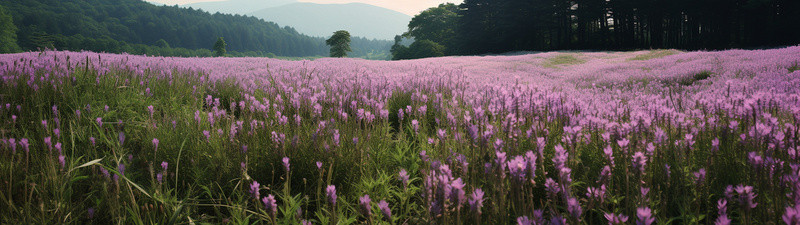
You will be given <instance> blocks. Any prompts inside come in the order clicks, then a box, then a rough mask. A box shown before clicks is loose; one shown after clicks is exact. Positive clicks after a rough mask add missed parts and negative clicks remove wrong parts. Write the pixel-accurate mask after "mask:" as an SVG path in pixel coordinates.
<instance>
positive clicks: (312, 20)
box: [247, 2, 411, 40]
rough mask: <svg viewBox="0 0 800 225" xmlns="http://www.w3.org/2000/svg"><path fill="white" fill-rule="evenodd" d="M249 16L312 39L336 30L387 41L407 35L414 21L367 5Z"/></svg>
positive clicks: (291, 7)
mask: <svg viewBox="0 0 800 225" xmlns="http://www.w3.org/2000/svg"><path fill="white" fill-rule="evenodd" d="M247 15H252V16H255V17H258V18H261V19H264V20H267V21H272V22H275V23H277V24H280V25H284V26H291V27H294V28H295V29H296V30H297V31H298V32H300V33H303V34H306V35H310V36H320V37H327V36H330V35H331V34H333V32H334V31H337V30H347V31H348V32H350V35H353V36H361V37H366V38H375V39H383V40H392V39H394V36H395V35H398V34H402V33H403V32H405V31H406V30H407V29H408V28H407V26H408V22H409V21H410V20H411V16H408V15H406V14H403V13H400V12H397V11H394V10H390V9H386V8H381V7H378V6H373V5H368V4H363V3H349V4H315V3H305V2H303V3H291V4H286V5H282V6H277V7H271V8H266V9H262V10H258V11H255V12H252V13H248V14H247Z"/></svg>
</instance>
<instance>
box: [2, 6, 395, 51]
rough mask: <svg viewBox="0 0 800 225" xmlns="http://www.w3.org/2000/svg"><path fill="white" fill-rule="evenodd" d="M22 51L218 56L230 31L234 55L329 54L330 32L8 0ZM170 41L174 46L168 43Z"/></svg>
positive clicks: (185, 12)
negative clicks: (220, 43) (216, 49)
mask: <svg viewBox="0 0 800 225" xmlns="http://www.w3.org/2000/svg"><path fill="white" fill-rule="evenodd" d="M0 5H2V6H3V7H5V8H6V9H7V11H8V13H9V14H10V15H12V16H13V20H14V24H15V25H16V27H17V28H18V31H17V39H18V41H17V42H18V44H19V46H20V47H21V48H22V50H37V49H40V48H56V49H62V50H92V51H104V52H129V53H147V52H156V53H161V52H164V53H165V54H167V55H182V56H185V55H186V54H189V55H191V54H194V53H197V54H198V55H199V56H206V55H208V54H210V52H211V51H210V50H209V49H210V48H211V47H212V46H213V45H214V43H215V42H216V40H217V39H218V38H219V37H225V41H226V42H227V44H228V46H227V50H228V51H229V53H230V55H249V56H256V55H258V56H268V55H279V56H322V55H327V53H328V50H329V49H328V47H327V46H326V45H325V38H323V37H310V36H307V35H303V34H300V33H298V32H297V31H296V30H295V29H293V28H291V27H280V26H279V25H277V24H275V23H272V22H267V21H264V20H261V19H258V18H255V17H250V16H241V15H229V14H220V13H215V14H210V13H208V12H204V11H201V10H195V9H191V8H181V7H178V6H156V5H153V4H150V3H147V2H144V1H142V0H2V1H0ZM164 43H167V44H168V46H169V48H164V47H165V46H164ZM352 44H353V50H354V54H353V55H354V56H361V55H359V54H363V55H366V54H369V53H372V54H377V53H380V52H383V53H386V52H388V49H389V47H390V46H391V44H392V43H391V41H388V40H386V41H383V40H367V39H364V38H353V43H352Z"/></svg>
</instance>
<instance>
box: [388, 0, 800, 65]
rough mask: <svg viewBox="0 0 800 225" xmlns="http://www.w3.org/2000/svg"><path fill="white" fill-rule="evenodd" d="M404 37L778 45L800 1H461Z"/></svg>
mask: <svg viewBox="0 0 800 225" xmlns="http://www.w3.org/2000/svg"><path fill="white" fill-rule="evenodd" d="M404 36H405V37H408V38H414V39H415V40H417V41H422V40H427V41H432V42H434V43H436V44H439V45H440V46H444V47H445V48H446V49H445V50H444V51H443V52H444V54H445V55H456V54H484V53H502V52H508V51H526V50H527V51H547V50H564V49H594V50H630V49H649V48H676V49H686V50H697V49H709V50H716V49H729V48H762V47H776V46H786V45H795V44H798V43H800V1H798V0H464V3H462V4H461V5H459V6H456V5H453V4H442V5H439V6H438V7H434V8H430V9H428V10H425V11H423V12H422V13H420V14H419V15H417V16H415V17H414V19H412V22H411V23H409V31H408V32H406V33H405V34H404ZM428 46H434V47H435V45H430V44H428ZM410 48H411V47H407V48H404V47H403V46H400V45H396V46H394V47H393V48H392V49H393V53H394V55H395V57H394V58H395V59H404V58H417V57H429V56H436V55H429V56H419V55H418V56H412V57H409V54H408V53H409V52H414V51H406V49H410ZM418 52H420V51H418ZM398 56H399V57H398Z"/></svg>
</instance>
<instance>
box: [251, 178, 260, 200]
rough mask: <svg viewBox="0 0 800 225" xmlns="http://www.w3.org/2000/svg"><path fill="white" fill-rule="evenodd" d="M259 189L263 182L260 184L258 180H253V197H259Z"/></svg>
mask: <svg viewBox="0 0 800 225" xmlns="http://www.w3.org/2000/svg"><path fill="white" fill-rule="evenodd" d="M259 189H261V184H259V183H258V181H253V183H252V184H250V194H253V198H255V199H258V197H259V196H260V194H259V193H258V191H259Z"/></svg>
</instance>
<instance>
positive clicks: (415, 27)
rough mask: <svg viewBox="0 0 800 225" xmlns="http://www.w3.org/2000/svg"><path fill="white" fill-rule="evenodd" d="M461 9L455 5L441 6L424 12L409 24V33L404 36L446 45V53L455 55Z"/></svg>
mask: <svg viewBox="0 0 800 225" xmlns="http://www.w3.org/2000/svg"><path fill="white" fill-rule="evenodd" d="M458 11H459V8H458V6H457V5H455V4H453V3H447V4H439V6H438V7H432V8H429V9H426V10H425V11H422V12H421V13H420V14H418V15H416V16H414V18H412V19H411V22H409V23H408V31H407V32H405V33H404V34H403V36H406V37H413V38H414V39H415V40H417V41H419V40H429V41H432V42H435V43H439V44H442V45H445V49H446V53H448V55H449V54H453V53H455V49H454V48H455V45H454V44H455V42H454V38H455V35H456V29H457V27H458V17H459V16H458Z"/></svg>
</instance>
